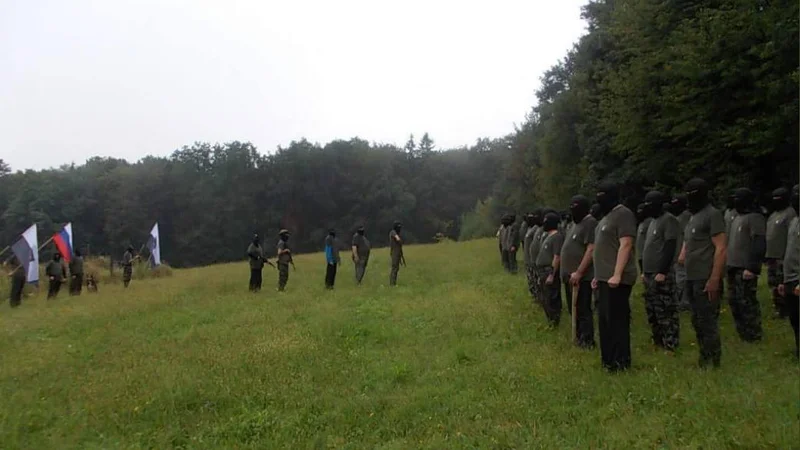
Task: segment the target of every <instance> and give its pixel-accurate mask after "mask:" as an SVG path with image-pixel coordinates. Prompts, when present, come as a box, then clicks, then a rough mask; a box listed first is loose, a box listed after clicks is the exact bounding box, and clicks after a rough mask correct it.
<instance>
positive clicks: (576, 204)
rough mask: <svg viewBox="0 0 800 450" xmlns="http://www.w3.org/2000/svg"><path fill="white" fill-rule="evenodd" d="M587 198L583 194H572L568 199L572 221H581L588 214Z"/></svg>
mask: <svg viewBox="0 0 800 450" xmlns="http://www.w3.org/2000/svg"><path fill="white" fill-rule="evenodd" d="M589 208H590V206H589V199H588V198H586V197H585V196H583V195H574V196H573V197H572V199H571V200H570V201H569V213H570V214H571V215H572V221H573V222H575V223H581V221H582V220H583V218H584V217H586V215H587V214H589Z"/></svg>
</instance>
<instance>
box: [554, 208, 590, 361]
mask: <svg viewBox="0 0 800 450" xmlns="http://www.w3.org/2000/svg"><path fill="white" fill-rule="evenodd" d="M569 211H570V216H571V217H572V221H573V223H574V225H573V226H571V227H569V228H568V230H569V231H568V233H567V235H566V236H564V246H563V247H561V279H562V280H563V281H564V293H565V294H566V296H567V302H571V301H572V291H573V289H577V290H578V298H577V300H578V301H577V305H576V307H575V313H576V316H575V340H576V341H575V345H577V346H578V347H581V348H594V346H595V342H594V317H593V316H592V273H593V268H592V253H593V251H594V231H595V228H596V227H597V219H595V218H594V216H592V215H591V214H589V199H587V198H586V197H585V196H583V195H576V196H574V197H572V200H571V201H570V205H569ZM570 308H571V305H570Z"/></svg>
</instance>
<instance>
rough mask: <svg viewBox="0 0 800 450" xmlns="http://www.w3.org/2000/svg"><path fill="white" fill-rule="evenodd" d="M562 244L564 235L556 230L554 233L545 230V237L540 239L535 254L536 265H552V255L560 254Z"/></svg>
mask: <svg viewBox="0 0 800 450" xmlns="http://www.w3.org/2000/svg"><path fill="white" fill-rule="evenodd" d="M563 245H564V235H563V234H561V232H560V231H558V230H556V232H555V233H553V234H549V233H547V232H546V231H545V237H544V239H542V247H541V248H540V249H539V254H538V255H537V256H536V265H537V266H552V265H553V257H554V256H556V255H561V246H563Z"/></svg>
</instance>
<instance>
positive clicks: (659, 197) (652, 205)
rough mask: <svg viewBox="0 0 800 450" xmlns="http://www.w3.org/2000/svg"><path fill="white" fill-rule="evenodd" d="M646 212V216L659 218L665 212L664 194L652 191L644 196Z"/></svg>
mask: <svg viewBox="0 0 800 450" xmlns="http://www.w3.org/2000/svg"><path fill="white" fill-rule="evenodd" d="M644 213H645V215H646V217H652V218H654V219H655V218H657V217H661V215H662V214H664V194H662V193H661V192H659V191H650V192H648V193H647V195H645V196H644Z"/></svg>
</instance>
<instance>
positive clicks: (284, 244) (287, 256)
mask: <svg viewBox="0 0 800 450" xmlns="http://www.w3.org/2000/svg"><path fill="white" fill-rule="evenodd" d="M281 250H289V251H290V252H289V253H280V251H281ZM291 250H292V249H291V248H290V247H289V241H284V240H283V239H279V240H278V263H280V264H289V262H290V261H291V260H292V253H291Z"/></svg>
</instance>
